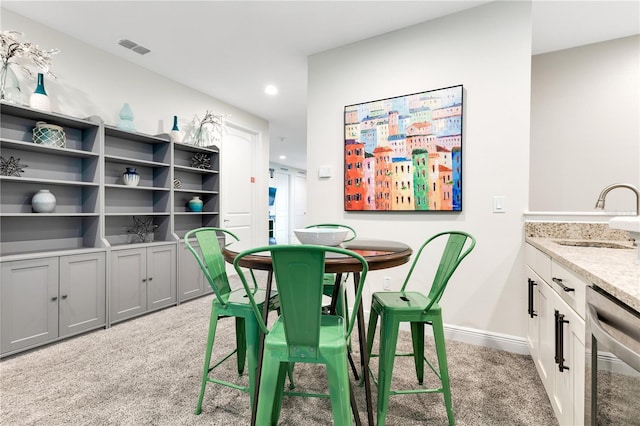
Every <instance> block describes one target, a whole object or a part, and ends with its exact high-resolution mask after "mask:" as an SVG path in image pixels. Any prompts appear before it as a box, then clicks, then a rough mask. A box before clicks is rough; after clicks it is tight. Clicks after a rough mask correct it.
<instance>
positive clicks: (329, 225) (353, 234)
mask: <svg viewBox="0 0 640 426" xmlns="http://www.w3.org/2000/svg"><path fill="white" fill-rule="evenodd" d="M305 228H345V229H348V230H349V231H351V236H349V234H347V238H345V239H344V242H347V241H351V240H353V239H355V238H356V237H357V236H358V234H356V230H355V229H353V228H352V227H350V226H349V225H342V224H339V223H317V224H315V225H308V226H305Z"/></svg>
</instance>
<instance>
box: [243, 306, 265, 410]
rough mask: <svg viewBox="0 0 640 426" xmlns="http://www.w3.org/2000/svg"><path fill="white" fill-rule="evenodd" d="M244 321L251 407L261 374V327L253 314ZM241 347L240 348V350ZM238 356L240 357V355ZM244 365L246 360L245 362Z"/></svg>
mask: <svg viewBox="0 0 640 426" xmlns="http://www.w3.org/2000/svg"><path fill="white" fill-rule="evenodd" d="M242 319H243V320H244V321H243V322H244V328H243V330H244V333H243V335H245V336H246V340H245V341H244V345H245V348H246V351H245V352H246V354H247V358H248V362H247V364H248V367H249V401H250V404H251V407H253V404H254V397H255V392H254V390H255V387H256V377H257V376H258V375H259V374H260V372H261V371H260V366H259V365H258V350H259V346H260V327H259V326H258V321H257V320H256V317H255V316H253V315H251V316H249V317H248V318H246V319H245V318H242ZM239 351H240V349H238V352H239ZM238 358H240V357H239V356H238ZM243 365H244V362H243Z"/></svg>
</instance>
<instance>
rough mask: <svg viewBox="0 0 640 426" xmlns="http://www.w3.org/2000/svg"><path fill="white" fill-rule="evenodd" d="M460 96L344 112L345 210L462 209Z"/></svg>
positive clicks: (435, 93)
mask: <svg viewBox="0 0 640 426" xmlns="http://www.w3.org/2000/svg"><path fill="white" fill-rule="evenodd" d="M462 92H463V91H462V85H459V86H452V87H447V88H444V89H438V90H430V91H426V92H421V93H415V94H412V95H406V96H398V97H394V98H388V99H381V100H378V101H372V102H366V103H361V104H355V105H347V106H346V107H345V108H344V209H345V210H346V211H367V210H374V211H462V111H463V108H462Z"/></svg>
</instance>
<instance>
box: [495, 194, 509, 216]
mask: <svg viewBox="0 0 640 426" xmlns="http://www.w3.org/2000/svg"><path fill="white" fill-rule="evenodd" d="M506 211H507V208H506V204H505V199H504V195H495V196H494V197H493V212H494V213H505V212H506Z"/></svg>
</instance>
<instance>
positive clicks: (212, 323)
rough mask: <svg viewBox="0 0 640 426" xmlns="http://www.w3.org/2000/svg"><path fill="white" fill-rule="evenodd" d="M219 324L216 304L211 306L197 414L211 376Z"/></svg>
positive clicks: (200, 411)
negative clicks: (212, 352)
mask: <svg viewBox="0 0 640 426" xmlns="http://www.w3.org/2000/svg"><path fill="white" fill-rule="evenodd" d="M217 325H218V309H217V308H216V306H215V304H214V305H213V306H212V307H211V317H210V319H209V334H208V337H207V349H206V351H205V355H204V368H203V371H202V381H201V383H200V396H198V404H197V405H196V411H195V413H196V414H200V413H202V400H203V398H204V390H205V388H206V386H207V378H208V377H209V367H210V364H211V351H212V350H213V341H214V339H215V337H216V327H217Z"/></svg>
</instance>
